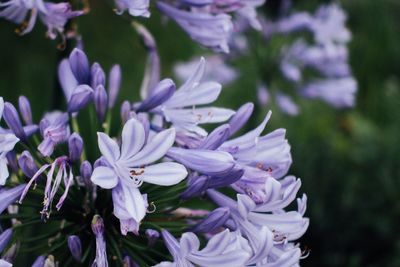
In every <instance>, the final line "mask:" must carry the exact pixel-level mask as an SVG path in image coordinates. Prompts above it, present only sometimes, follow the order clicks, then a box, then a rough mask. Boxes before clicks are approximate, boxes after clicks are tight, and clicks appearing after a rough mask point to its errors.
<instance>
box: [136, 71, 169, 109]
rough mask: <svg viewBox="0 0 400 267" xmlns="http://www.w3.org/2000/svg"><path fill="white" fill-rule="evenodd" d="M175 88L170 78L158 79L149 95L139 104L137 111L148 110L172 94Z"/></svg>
mask: <svg viewBox="0 0 400 267" xmlns="http://www.w3.org/2000/svg"><path fill="white" fill-rule="evenodd" d="M175 89H176V86H175V83H174V82H173V81H172V80H171V79H164V80H162V81H160V82H159V83H158V84H157V86H156V87H155V88H154V89H153V90H152V93H151V95H150V96H149V97H148V98H146V99H145V100H144V101H143V102H142V104H141V105H140V106H139V108H138V109H137V112H143V111H148V110H151V109H153V108H155V107H158V106H159V105H161V104H162V103H164V102H165V101H167V100H168V99H169V98H170V97H171V96H172V95H173V94H174V92H175Z"/></svg>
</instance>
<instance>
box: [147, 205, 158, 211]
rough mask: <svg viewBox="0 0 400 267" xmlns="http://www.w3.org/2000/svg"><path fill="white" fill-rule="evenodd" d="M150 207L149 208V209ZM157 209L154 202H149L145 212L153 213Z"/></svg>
mask: <svg viewBox="0 0 400 267" xmlns="http://www.w3.org/2000/svg"><path fill="white" fill-rule="evenodd" d="M150 207H151V209H149V208H150ZM156 210H157V207H156V205H155V204H154V202H150V204H149V207H148V208H147V213H154V212H155V211H156Z"/></svg>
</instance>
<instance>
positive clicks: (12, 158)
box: [6, 150, 19, 173]
mask: <svg viewBox="0 0 400 267" xmlns="http://www.w3.org/2000/svg"><path fill="white" fill-rule="evenodd" d="M6 158H7V162H8V165H9V166H10V167H11V169H12V170H13V172H15V173H18V170H19V168H18V161H17V154H16V153H15V151H14V150H11V151H10V152H8V153H7V154H6Z"/></svg>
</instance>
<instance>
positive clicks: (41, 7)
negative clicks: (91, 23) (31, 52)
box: [0, 0, 84, 39]
mask: <svg viewBox="0 0 400 267" xmlns="http://www.w3.org/2000/svg"><path fill="white" fill-rule="evenodd" d="M0 8H2V10H1V11H0V17H2V18H5V19H8V20H10V21H12V22H14V23H17V24H21V28H20V29H18V30H17V33H19V34H21V35H24V34H27V33H29V32H31V31H32V29H33V27H34V26H35V23H36V20H37V17H38V15H39V17H40V19H41V20H42V22H43V24H45V25H46V26H47V29H48V30H47V35H48V37H49V38H51V39H55V38H56V36H57V33H60V34H63V32H64V26H65V24H66V23H67V21H68V20H69V19H71V18H74V17H77V16H80V15H83V14H84V12H83V11H72V10H71V5H70V4H69V3H67V2H61V3H57V4H54V3H47V2H44V1H43V0H35V1H30V0H9V1H6V2H3V3H1V4H0ZM28 14H30V17H29V18H27V16H28Z"/></svg>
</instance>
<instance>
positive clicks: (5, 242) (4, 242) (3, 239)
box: [0, 228, 12, 266]
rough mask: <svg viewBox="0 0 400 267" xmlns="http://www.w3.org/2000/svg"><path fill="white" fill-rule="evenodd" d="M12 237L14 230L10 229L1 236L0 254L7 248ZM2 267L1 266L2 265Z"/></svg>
mask: <svg viewBox="0 0 400 267" xmlns="http://www.w3.org/2000/svg"><path fill="white" fill-rule="evenodd" d="M11 237H12V229H11V228H8V229H7V230H5V231H4V232H2V233H1V234H0V253H1V252H3V250H4V249H5V248H6V247H7V245H8V242H10V240H11ZM0 266H1V265H0Z"/></svg>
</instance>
